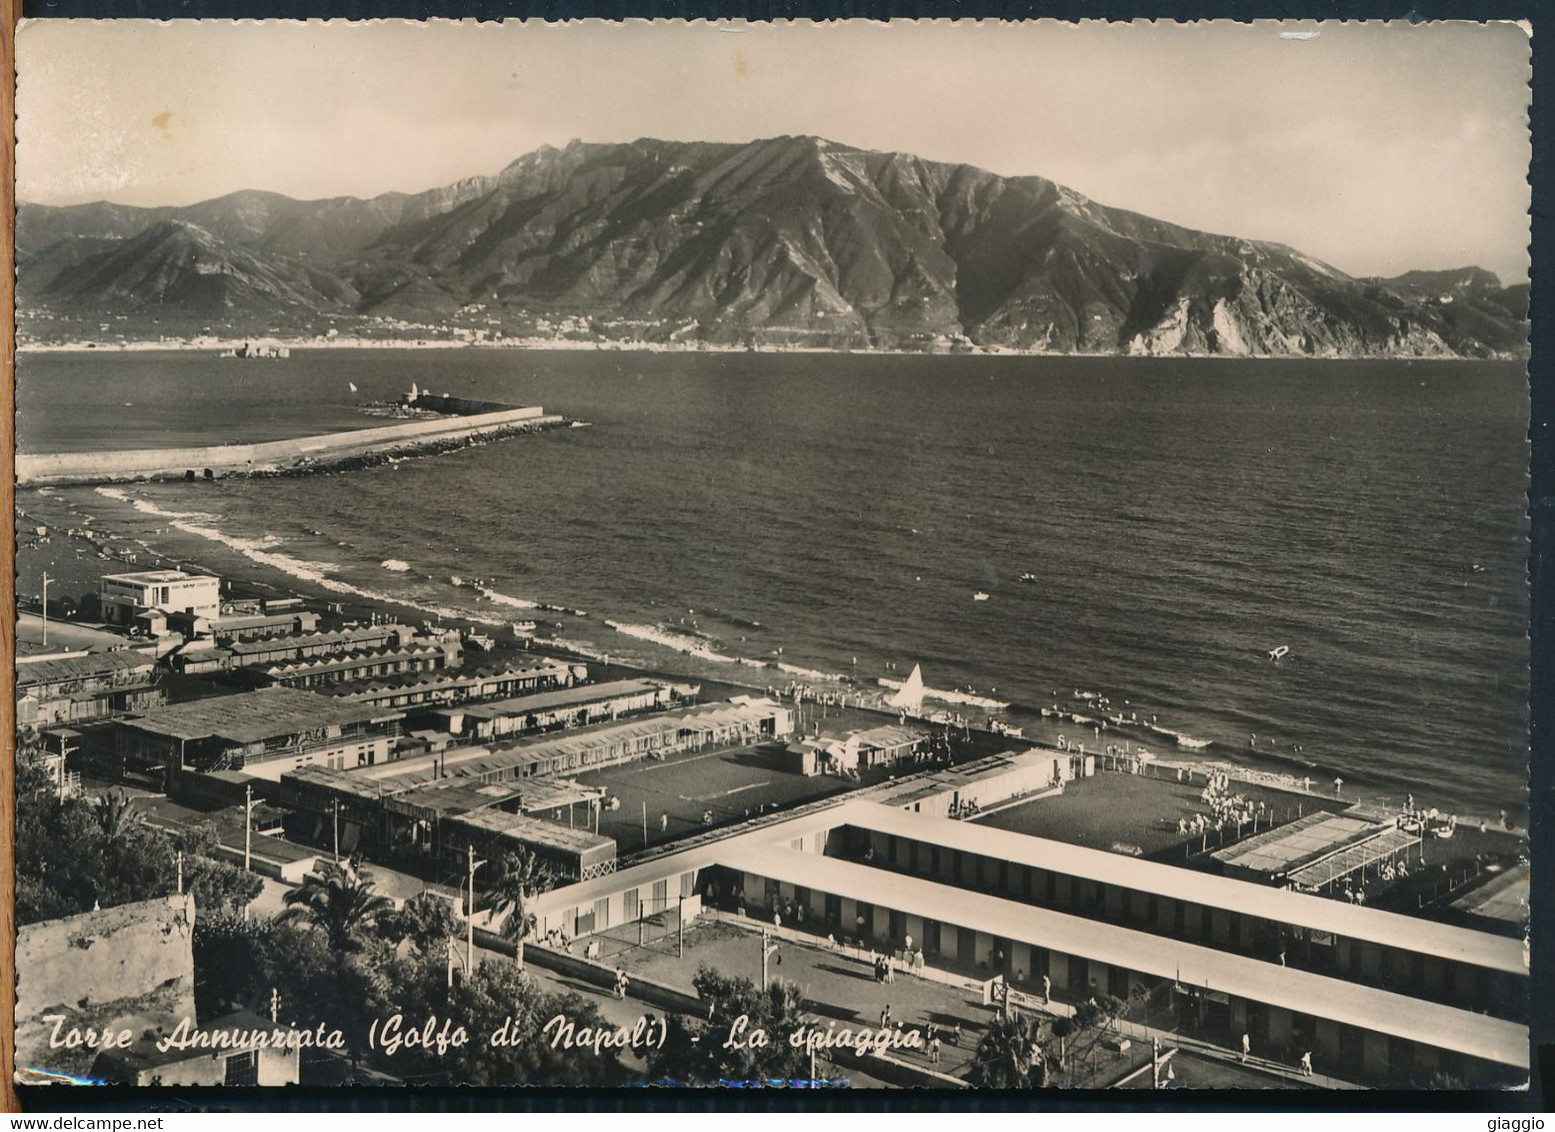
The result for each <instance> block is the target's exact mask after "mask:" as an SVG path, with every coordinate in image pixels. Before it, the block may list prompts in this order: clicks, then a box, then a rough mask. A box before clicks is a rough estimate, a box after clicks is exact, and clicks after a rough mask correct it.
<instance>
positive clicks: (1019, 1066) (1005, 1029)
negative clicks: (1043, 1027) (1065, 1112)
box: [967, 1011, 1047, 1089]
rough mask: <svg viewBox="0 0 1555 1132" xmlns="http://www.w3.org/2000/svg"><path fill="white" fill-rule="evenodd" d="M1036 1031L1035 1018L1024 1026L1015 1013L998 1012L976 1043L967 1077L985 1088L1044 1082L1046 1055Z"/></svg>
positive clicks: (1036, 1084)
mask: <svg viewBox="0 0 1555 1132" xmlns="http://www.w3.org/2000/svg"><path fill="white" fill-rule="evenodd" d="M1037 1031H1038V1027H1037V1024H1036V1023H1035V1022H1033V1023H1031V1024H1030V1025H1029V1026H1028V1025H1027V1024H1026V1023H1025V1022H1023V1021H1022V1020H1021V1017H1020V1015H1019V1014H1018V1013H1015V1012H1013V1011H1011V1012H1003V1013H1000V1014H999V1015H998V1017H996V1018H995V1019H994V1020H993V1022H992V1023H991V1024H990V1025H989V1027H988V1030H987V1032H986V1033H984V1034H983V1040H982V1041H980V1042H978V1043H977V1055H976V1057H974V1058H973V1060H972V1067H971V1072H969V1073H968V1074H967V1080H968V1081H970V1082H971V1083H972V1084H973V1085H975V1086H978V1087H980V1088H986V1089H1031V1088H1037V1087H1039V1086H1041V1085H1044V1084H1046V1083H1047V1065H1046V1059H1045V1057H1044V1056H1043V1052H1042V1045H1041V1043H1040V1042H1038V1041H1037Z"/></svg>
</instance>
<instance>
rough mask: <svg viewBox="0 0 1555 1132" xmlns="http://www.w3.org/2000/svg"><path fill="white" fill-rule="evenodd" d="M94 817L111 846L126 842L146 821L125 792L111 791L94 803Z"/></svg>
mask: <svg viewBox="0 0 1555 1132" xmlns="http://www.w3.org/2000/svg"><path fill="white" fill-rule="evenodd" d="M92 817H93V818H95V819H96V821H97V827H98V828H99V829H100V830H102V833H103V839H104V840H105V841H107V842H108V843H109V844H110V845H113V844H117V843H118V842H121V841H124V840H125V839H126V838H128V837H129V836H130V834H131V833H133V832H134V831H135V830H136V829H137V828H138V827H139V826H140V825H142V824H143V823H144V822H145V820H146V816H145V815H144V814H142V813H141V812H140V811H139V810H137V809H136V808H135V803H134V801H133V800H132V799H131V798H130V796H129V794H128V793H126V792H125V791H123V790H110V791H109V792H108V793H106V794H104V795H102V796H101V797H100V798H98V799H97V800H96V801H95V802H93V803H92Z"/></svg>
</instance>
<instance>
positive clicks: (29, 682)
mask: <svg viewBox="0 0 1555 1132" xmlns="http://www.w3.org/2000/svg"><path fill="white" fill-rule="evenodd" d="M156 663H157V659H156V657H154V656H152V655H150V654H149V653H143V652H135V651H134V650H132V649H122V650H120V651H119V652H97V653H91V654H90V655H87V656H67V657H60V658H57V659H52V660H21V661H18V663H17V665H16V687H17V690H18V691H20V690H22V689H24V688H29V687H32V686H33V685H35V684H58V683H61V682H63V681H66V680H88V679H91V678H92V677H94V676H118V675H123V674H125V673H129V672H139V671H142V670H144V671H148V672H149V671H150V670H151V669H152V668H155V667H156Z"/></svg>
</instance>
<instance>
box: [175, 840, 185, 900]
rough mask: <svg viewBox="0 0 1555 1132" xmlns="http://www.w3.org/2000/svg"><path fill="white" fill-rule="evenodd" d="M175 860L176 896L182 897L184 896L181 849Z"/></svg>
mask: <svg viewBox="0 0 1555 1132" xmlns="http://www.w3.org/2000/svg"><path fill="white" fill-rule="evenodd" d="M175 860H176V861H177V862H178V895H180V896H182V895H183V894H184V851H183V850H182V849H180V850H179V851H178V856H177V857H176V858H175Z"/></svg>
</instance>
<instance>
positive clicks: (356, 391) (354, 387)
mask: <svg viewBox="0 0 1555 1132" xmlns="http://www.w3.org/2000/svg"><path fill="white" fill-rule="evenodd" d="M346 384H347V385H349V386H350V387H351V392H352V393H360V392H361V390H360V389H358V388H357V387H356V382H354V381H348V382H346Z"/></svg>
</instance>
